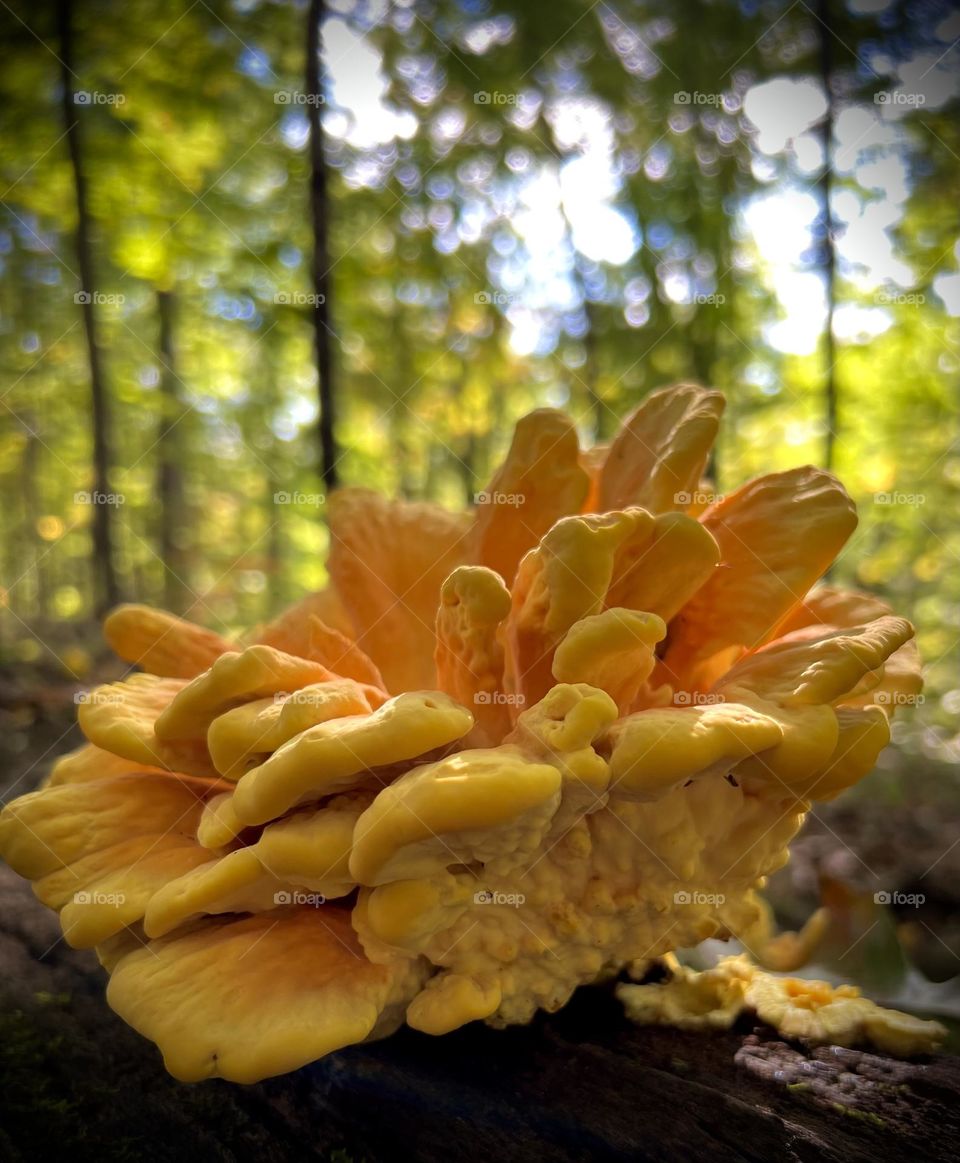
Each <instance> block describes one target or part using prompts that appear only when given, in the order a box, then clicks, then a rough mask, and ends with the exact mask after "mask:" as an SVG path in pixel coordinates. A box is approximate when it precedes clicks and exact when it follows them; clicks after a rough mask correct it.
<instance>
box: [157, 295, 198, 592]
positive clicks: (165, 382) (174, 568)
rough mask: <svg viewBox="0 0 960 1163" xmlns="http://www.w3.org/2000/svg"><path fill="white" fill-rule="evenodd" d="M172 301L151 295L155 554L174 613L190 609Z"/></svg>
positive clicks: (181, 401) (180, 416)
mask: <svg viewBox="0 0 960 1163" xmlns="http://www.w3.org/2000/svg"><path fill="white" fill-rule="evenodd" d="M173 313H174V298H173V293H172V292H171V291H161V290H158V291H157V320H158V332H159V334H158V342H157V354H158V356H159V359H160V425H159V432H158V434H157V503H158V505H159V507H160V512H159V516H158V536H157V542H158V550H159V554H160V560H161V562H162V563H163V603H164V605H165V607H166V608H167V609H168V610H170V611H171V612H173V613H175V614H183V613H184V612H185V611H186V610H187V609H188V608H189V607H190V605H191V601H192V595H191V592H190V586H189V584H188V578H187V569H188V558H187V554H186V553H185V552H184V547H183V541H182V538H183V531H184V529H185V527H186V525H187V521H186V514H185V511H184V499H183V469H182V466H181V460H182V454H181V449H180V441H179V439H178V436H179V431H178V429H177V425H178V424H179V423H180V420H181V418H182V416H183V408H184V404H183V400H182V399H181V398H180V392H179V390H178V383H179V381H178V378H177V375H176V358H175V353H174V338H173V337H174V318H173Z"/></svg>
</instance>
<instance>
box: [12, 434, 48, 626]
mask: <svg viewBox="0 0 960 1163" xmlns="http://www.w3.org/2000/svg"><path fill="white" fill-rule="evenodd" d="M21 423H22V425H23V428H24V430H25V432H26V442H25V444H24V446H23V457H22V459H21V461H20V478H19V480H18V482H17V490H18V492H19V493H20V496H21V497H22V498H23V532H24V536H23V545H24V547H25V549H26V551H27V552H28V553H29V554H30V555H31V557H32V559H33V568H32V569H31V571H30V572H31V575H32V577H33V587H34V590H33V592H34V601H35V603H36V604H35V609H34V618H33V624H34V629H37V630H40V631H41V632H42V631H43V628H44V627H45V626H46V625H47V617H48V615H49V613H50V601H49V587H48V585H47V580H48V578H47V569H46V568H45V566H44V562H43V551H42V549H41V543H39V542H38V541H37V521H38V519H39V517H40V515H41V514H42V513H43V504H42V500H41V497H40V482H41V480H42V479H43V466H42V464H41V463H40V459H41V455H42V454H41V451H40V449H41V443H42V442H41V440H40V438H39V437H38V436H37V432H36V424H35V422H34V417H33V413H32V412H24V413H23V414H22V415H21ZM18 572H19V570H18Z"/></svg>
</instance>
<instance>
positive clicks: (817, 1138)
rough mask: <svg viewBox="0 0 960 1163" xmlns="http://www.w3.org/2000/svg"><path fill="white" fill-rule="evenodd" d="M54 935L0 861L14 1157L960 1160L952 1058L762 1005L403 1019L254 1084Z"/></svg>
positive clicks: (578, 1004) (5, 1123)
mask: <svg viewBox="0 0 960 1163" xmlns="http://www.w3.org/2000/svg"><path fill="white" fill-rule="evenodd" d="M59 938H60V934H59V926H58V925H57V921H56V918H55V917H54V916H53V915H52V914H50V913H48V912H47V911H46V910H44V909H42V908H40V907H39V905H38V904H37V902H36V901H35V900H34V899H33V896H32V893H31V892H30V889H29V887H28V886H27V885H26V884H25V883H24V882H23V881H21V880H20V879H19V878H17V877H15V876H14V875H13V873H11V872H10V871H9V870H8V869H6V868H0V1112H2V1114H0V1159H2V1160H3V1161H4V1163H6V1161H7V1160H10V1161H11V1163H20V1161H21V1160H22V1161H27V1160H30V1161H31V1163H32V1161H33V1160H35V1159H38V1158H49V1159H52V1160H59V1159H67V1158H69V1159H71V1161H73V1163H77V1161H83V1160H88V1159H89V1160H94V1159H95V1160H97V1161H98V1163H109V1161H111V1160H121V1159H123V1160H129V1159H134V1158H135V1159H140V1160H147V1161H154V1160H156V1161H161V1163H165V1161H166V1160H170V1161H171V1163H172V1161H173V1160H182V1159H184V1158H188V1159H194V1158H196V1159H205V1160H206V1159H216V1160H229V1161H234V1160H235V1161H238V1163H246V1161H247V1160H250V1161H253V1160H256V1161H257V1163H273V1161H278V1163H280V1161H284V1160H298V1161H299V1160H304V1159H307V1160H310V1159H317V1160H320V1159H327V1160H336V1161H338V1163H349V1161H350V1160H354V1161H357V1163H359V1161H360V1160H366V1161H368V1163H379V1161H380V1160H390V1161H391V1163H392V1161H394V1160H397V1161H401V1163H402V1161H405V1160H417V1161H418V1163H441V1161H442V1163H448V1161H450V1160H455V1161H456V1163H475V1161H476V1163H480V1161H483V1163H488V1161H489V1160H491V1159H496V1160H497V1161H498V1163H514V1161H517V1163H520V1161H526V1160H538V1161H539V1160H544V1161H557V1163H568V1161H587V1160H589V1161H593V1160H611V1161H612V1160H628V1159H629V1160H651V1161H654V1160H655V1161H657V1163H689V1160H691V1159H705V1158H710V1159H714V1160H737V1161H741V1160H743V1161H751V1163H752V1161H757V1163H760V1161H767V1160H770V1159H778V1160H783V1161H785V1163H790V1161H794V1160H796V1161H804V1163H805V1161H808V1160H809V1161H814V1160H816V1161H817V1163H828V1161H834V1160H837V1161H839V1160H843V1161H860V1160H863V1161H864V1163H866V1161H867V1160H870V1161H871V1163H875V1161H876V1160H877V1159H878V1158H886V1157H894V1156H901V1157H905V1156H906V1154H907V1153H908V1152H909V1153H911V1154H914V1155H915V1156H918V1157H921V1158H923V1159H925V1160H944V1161H946V1160H954V1159H956V1158H958V1157H960V1102H958V1098H960V1059H957V1058H951V1057H947V1056H944V1057H938V1058H934V1059H930V1060H925V1061H917V1062H898V1061H895V1060H893V1059H889V1058H885V1057H883V1056H880V1055H876V1054H870V1053H866V1052H861V1051H855V1050H843V1049H840V1048H839V1047H826V1048H822V1049H819V1050H816V1051H812V1052H811V1051H807V1050H804V1049H803V1048H801V1047H799V1046H795V1045H788V1044H786V1043H784V1042H783V1041H781V1040H780V1039H779V1038H778V1036H777V1035H776V1034H775V1033H774V1032H773V1031H771V1030H769V1029H764V1028H757V1027H754V1026H752V1025H751V1024H750V1023H749V1022H748V1023H747V1024H746V1025H743V1026H740V1027H737V1028H735V1029H734V1030H731V1031H729V1032H725V1033H715V1034H709V1035H708V1034H699V1033H697V1034H695V1033H688V1032H683V1031H679V1030H669V1029H662V1028H646V1029H641V1028H637V1027H635V1026H631V1025H630V1024H629V1023H628V1022H626V1021H625V1019H624V1017H623V1015H622V1011H621V1009H620V1006H619V1004H618V1003H617V1002H616V1001H615V1000H614V998H613V997H612V996H611V994H610V992H609V990H606V989H585V990H581V991H579V993H578V994H577V995H576V996H575V998H574V1000H573V1002H572V1003H571V1004H570V1005H569V1006H568V1007H567V1008H566V1009H565V1010H563V1011H561V1012H560V1013H558V1014H555V1015H553V1016H550V1017H547V1016H542V1017H541V1018H539V1019H538V1020H537V1021H535V1022H534V1023H533V1024H532V1025H530V1026H529V1027H523V1028H513V1029H508V1030H505V1031H495V1030H489V1029H487V1028H485V1027H483V1026H478V1025H473V1026H469V1027H466V1028H464V1029H462V1030H460V1031H458V1032H456V1033H454V1034H451V1035H448V1036H446V1037H443V1038H429V1037H426V1036H425V1035H421V1034H417V1033H416V1032H414V1031H412V1030H403V1031H401V1032H399V1033H398V1034H396V1035H395V1036H394V1037H392V1038H389V1039H387V1040H385V1041H383V1042H378V1043H373V1044H370V1045H366V1046H355V1047H351V1048H350V1049H347V1050H343V1051H341V1052H340V1053H337V1054H333V1055H331V1056H329V1057H328V1058H326V1059H324V1060H323V1061H321V1062H319V1063H316V1064H314V1065H313V1066H310V1067H307V1068H305V1069H303V1070H300V1071H298V1072H297V1073H295V1074H291V1075H287V1076H284V1077H282V1078H274V1079H270V1080H268V1081H266V1082H263V1083H259V1084H258V1085H255V1086H249V1087H240V1086H234V1085H231V1084H228V1083H223V1082H219V1081H217V1082H209V1083H204V1084H200V1085H195V1086H185V1085H182V1084H180V1083H177V1082H175V1081H174V1080H173V1079H171V1078H170V1077H169V1076H168V1075H167V1074H166V1073H165V1071H164V1070H163V1067H162V1064H161V1062H160V1057H159V1054H158V1053H157V1051H156V1050H155V1048H154V1047H153V1046H152V1045H150V1044H149V1043H147V1042H146V1041H144V1040H143V1039H141V1038H140V1037H139V1036H138V1035H137V1034H135V1033H134V1032H133V1031H132V1030H130V1029H129V1028H128V1027H127V1026H125V1025H124V1024H123V1023H122V1022H121V1021H120V1020H119V1018H117V1017H116V1016H115V1015H114V1014H113V1013H112V1012H111V1011H110V1009H109V1008H108V1007H107V1005H106V1002H105V1001H104V997H103V991H104V979H103V974H102V972H101V971H100V969H99V968H98V967H97V966H96V963H95V960H94V958H93V956H92V955H91V954H88V953H79V952H76V951H74V950H71V949H69V948H68V947H67V946H66V945H65V944H64V943H63V941H62V940H60V939H59Z"/></svg>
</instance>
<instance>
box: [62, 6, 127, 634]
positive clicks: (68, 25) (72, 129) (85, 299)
mask: <svg viewBox="0 0 960 1163" xmlns="http://www.w3.org/2000/svg"><path fill="white" fill-rule="evenodd" d="M72 17H73V4H72V0H58V4H57V25H58V32H59V39H60V44H59V49H60V53H59V55H60V84H61V88H62V93H61V105H62V109H63V121H64V126H65V129H66V137H67V145H68V147H69V151H70V164H71V167H72V170H73V186H74V194H75V198H76V207H77V236H76V248H77V263H78V265H79V269H80V292H81V294H80V306H81V311H82V313H83V326H84V330H85V333H86V337H87V360H88V363H89V367H90V410H91V419H92V422H93V479H94V490H95V493H97V494H99V498H98V500H99V503H97V504H95V505H94V506H93V554H94V563H93V573H94V593H95V607H96V611H97V613H98V614H102V613H103V612H104V611H105V610H106V609H108V608H109V607H110V606H113V605H116V603H117V601H119V598H120V589H119V585H118V583H117V575H116V572H115V570H114V563H113V528H112V520H113V513H114V512H115V509H114V506H112V505H108V504H106V503H105V498H106V496H107V494H108V493H109V492H110V401H109V396H108V392H107V384H106V379H105V378H104V374H103V364H102V362H101V359H100V348H99V346H98V343H97V315H96V304H95V303H94V298H93V297H94V277H93V249H92V246H91V242H90V233H91V230H90V210H89V207H88V202H87V181H86V175H85V174H84V171H83V151H82V148H81V142H80V127H79V124H78V122H77V107H76V106H75V105H74V103H73V93H74V89H75V88H76V73H75V72H74V71H73V28H72V25H73V19H72Z"/></svg>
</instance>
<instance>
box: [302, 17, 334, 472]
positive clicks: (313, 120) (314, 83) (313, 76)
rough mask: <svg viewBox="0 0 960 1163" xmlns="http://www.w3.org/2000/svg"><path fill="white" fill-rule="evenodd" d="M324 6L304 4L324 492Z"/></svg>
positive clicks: (330, 433)
mask: <svg viewBox="0 0 960 1163" xmlns="http://www.w3.org/2000/svg"><path fill="white" fill-rule="evenodd" d="M326 11H327V6H326V2H325V0H310V9H309V13H308V16H307V68H306V85H307V97H308V99H309V100H308V104H307V115H308V117H309V121H310V208H311V214H312V218H313V290H314V300H313V304H312V316H313V327H314V333H315V340H316V355H317V388H318V393H319V406H320V414H319V418H318V438H319V455H320V477H321V479H322V481H323V484H324V486H325V488H326V490H327V491H328V492H330V491H332V490H333V489H334V488H336V485H337V444H336V435H335V423H336V393H335V388H334V382H333V353H332V350H331V343H330V341H331V338H332V336H333V331H332V330H331V327H330V318H331V311H330V283H331V280H330V247H329V241H328V224H329V201H328V198H327V168H326V159H325V157H324V132H323V102H324V87H323V60H322V56H321V54H322V52H323V21H324V19H325V17H326Z"/></svg>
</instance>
